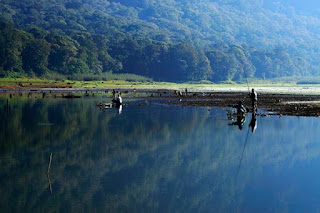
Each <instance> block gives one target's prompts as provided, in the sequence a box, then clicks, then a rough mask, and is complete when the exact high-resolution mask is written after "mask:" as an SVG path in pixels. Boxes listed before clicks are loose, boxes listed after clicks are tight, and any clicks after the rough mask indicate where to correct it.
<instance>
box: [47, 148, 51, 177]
mask: <svg viewBox="0 0 320 213" xmlns="http://www.w3.org/2000/svg"><path fill="white" fill-rule="evenodd" d="M51 161H52V152H51V154H50V158H49V165H48V170H47V174H49V172H50V167H51Z"/></svg>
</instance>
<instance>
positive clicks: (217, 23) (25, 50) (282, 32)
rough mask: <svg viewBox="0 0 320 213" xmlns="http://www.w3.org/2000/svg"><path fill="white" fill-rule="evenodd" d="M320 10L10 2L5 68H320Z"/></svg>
mask: <svg viewBox="0 0 320 213" xmlns="http://www.w3.org/2000/svg"><path fill="white" fill-rule="evenodd" d="M317 8H320V3H318V2H316V1H313V0H308V1H303V3H302V2H301V1H298V0H293V1H289V0H281V1H279V0H278V1H277V0H271V1H266V0H247V1H244V0H196V1H191V0H162V1H156V0H131V1H127V0H108V1H107V0H52V1H46V0H37V1H35V0H29V1H13V0H2V1H0V11H1V20H2V21H1V29H0V48H1V51H0V75H1V76H10V75H11V76H12V75H20V74H22V75H31V76H34V75H35V76H43V75H48V74H52V73H59V74H61V75H78V74H90V75H91V74H94V75H96V74H98V75H100V74H103V73H110V72H112V73H133V74H138V75H143V76H147V77H151V78H153V79H155V80H166V81H188V80H212V81H223V80H235V81H241V80H242V79H243V78H244V75H247V76H250V77H257V78H274V77H282V76H307V75H308V76H309V75H318V74H319V71H320V69H319V68H320V64H319V62H318V58H319V56H320V55H319V50H320V34H319V29H320V18H319V17H320V16H319V14H320V13H319V11H318V9H317Z"/></svg>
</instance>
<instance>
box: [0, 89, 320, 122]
mask: <svg viewBox="0 0 320 213" xmlns="http://www.w3.org/2000/svg"><path fill="white" fill-rule="evenodd" d="M112 90H113V89H110V88H109V89H106V88H97V89H85V88H78V89H74V88H73V89H65V88H63V89H62V88H60V89H53V88H37V89H36V88H28V89H24V90H20V89H18V90H2V91H0V93H2V94H10V97H11V94H16V93H28V94H29V93H41V94H48V95H45V96H44V95H42V97H46V98H48V97H50V95H49V94H50V93H52V94H69V95H70V94H73V93H78V94H79V93H80V97H84V96H86V95H88V93H90V94H95V93H103V94H106V95H107V96H108V97H109V95H110V93H111V92H112ZM116 91H117V92H121V93H122V94H123V98H124V103H125V99H126V98H127V99H133V98H137V97H138V98H139V99H144V100H155V99H157V100H160V101H163V102H164V103H166V104H168V105H180V106H199V107H232V106H234V105H235V104H237V103H238V101H243V103H244V105H245V107H246V108H247V109H248V110H249V111H250V110H251V101H250V98H249V96H248V92H243V91H242V92H234V91H231V92H230V91H221V90H218V91H209V92H200V91H192V92H188V93H187V94H185V92H181V93H180V94H179V93H177V90H172V89H132V88H130V89H125V88H121V89H116ZM81 94H83V95H81ZM52 96H55V97H56V95H52ZM62 97H66V96H65V95H62ZM70 97H71V98H72V97H73V96H70ZM74 97H77V98H79V95H76V96H74ZM258 109H263V110H264V111H266V112H267V114H270V115H280V116H282V115H290V116H313V117H320V95H319V94H312V95H309V94H305V93H303V94H296V93H292V94H286V93H270V92H259V91H258ZM258 112H259V111H258Z"/></svg>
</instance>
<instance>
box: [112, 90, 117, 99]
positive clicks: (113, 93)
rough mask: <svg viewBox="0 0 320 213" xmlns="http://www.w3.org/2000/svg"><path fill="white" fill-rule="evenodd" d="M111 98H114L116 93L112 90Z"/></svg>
mask: <svg viewBox="0 0 320 213" xmlns="http://www.w3.org/2000/svg"><path fill="white" fill-rule="evenodd" d="M112 97H113V98H115V97H116V91H115V90H114V89H113V90H112Z"/></svg>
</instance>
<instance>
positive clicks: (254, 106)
mask: <svg viewBox="0 0 320 213" xmlns="http://www.w3.org/2000/svg"><path fill="white" fill-rule="evenodd" d="M249 95H250V99H251V103H252V112H253V113H256V112H257V107H258V106H257V104H258V95H257V92H256V91H254V89H252V90H251V93H250V94H249Z"/></svg>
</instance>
